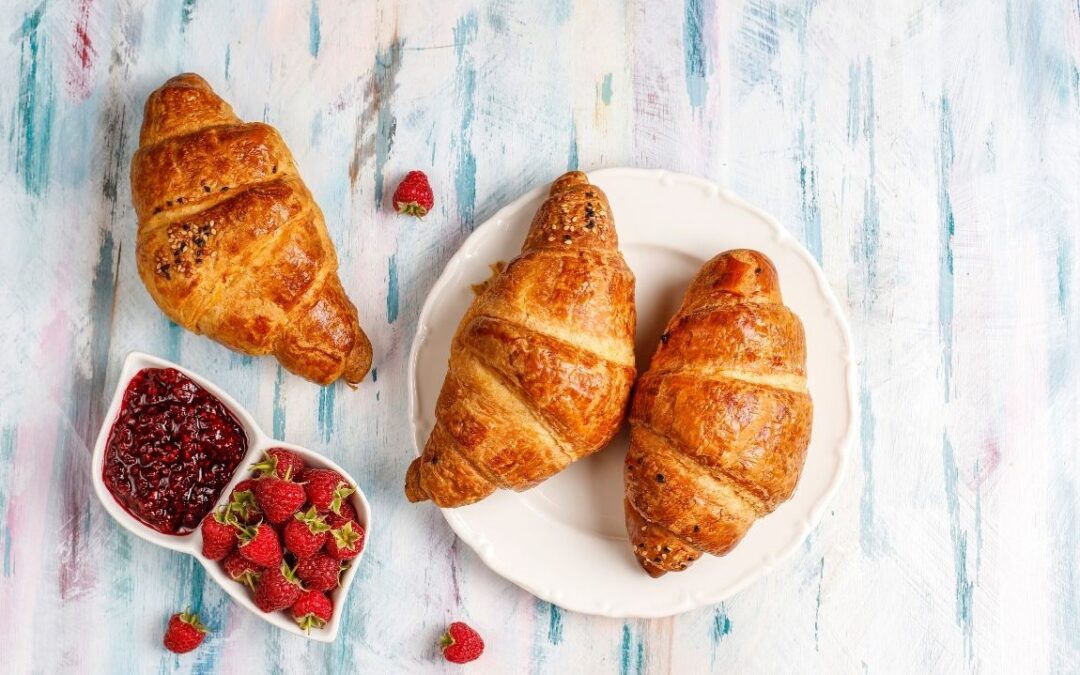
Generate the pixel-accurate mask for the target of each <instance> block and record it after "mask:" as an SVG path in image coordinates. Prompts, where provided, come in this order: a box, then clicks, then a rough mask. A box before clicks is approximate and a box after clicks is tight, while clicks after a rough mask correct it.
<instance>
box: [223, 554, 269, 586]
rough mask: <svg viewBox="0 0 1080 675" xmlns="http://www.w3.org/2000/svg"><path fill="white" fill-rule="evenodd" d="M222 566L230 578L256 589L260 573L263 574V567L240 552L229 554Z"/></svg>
mask: <svg viewBox="0 0 1080 675" xmlns="http://www.w3.org/2000/svg"><path fill="white" fill-rule="evenodd" d="M221 566H222V567H223V568H224V569H225V574H227V575H229V578H230V579H232V580H233V581H235V582H237V583H241V584H244V585H245V586H247V587H248V588H250V589H251V590H255V584H256V582H258V581H259V575H260V574H262V568H261V567H259V566H258V565H256V564H255V563H253V562H251V561H250V560H248V559H247V558H245V557H244V556H242V555H240V554H239V553H231V554H229V557H228V558H225V560H224V561H223V562H222V563H221Z"/></svg>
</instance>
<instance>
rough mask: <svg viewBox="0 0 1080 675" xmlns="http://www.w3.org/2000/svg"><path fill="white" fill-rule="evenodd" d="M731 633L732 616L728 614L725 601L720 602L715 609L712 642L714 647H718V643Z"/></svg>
mask: <svg viewBox="0 0 1080 675" xmlns="http://www.w3.org/2000/svg"><path fill="white" fill-rule="evenodd" d="M730 634H731V617H729V616H728V613H727V607H726V606H725V605H724V603H722V602H721V603H720V604H719V605H717V606H716V609H714V610H713V622H712V643H713V649H716V647H717V645H719V644H720V642H721V641H722V640H723V639H724V638H726V637H727V636H728V635H730Z"/></svg>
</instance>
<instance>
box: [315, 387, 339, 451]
mask: <svg viewBox="0 0 1080 675" xmlns="http://www.w3.org/2000/svg"><path fill="white" fill-rule="evenodd" d="M336 391H337V387H335V386H334V385H332V384H331V385H329V386H326V387H323V388H322V389H320V390H319V431H321V432H322V438H323V441H324V442H329V441H330V437H331V436H333V434H334V396H335V393H334V392H336Z"/></svg>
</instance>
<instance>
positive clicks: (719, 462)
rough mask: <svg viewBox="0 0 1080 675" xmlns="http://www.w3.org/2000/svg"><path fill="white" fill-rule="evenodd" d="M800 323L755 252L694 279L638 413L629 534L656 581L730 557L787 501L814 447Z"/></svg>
mask: <svg viewBox="0 0 1080 675" xmlns="http://www.w3.org/2000/svg"><path fill="white" fill-rule="evenodd" d="M812 414H813V406H812V404H811V402H810V395H809V394H808V393H807V389H806V342H805V338H804V336H803V327H802V323H801V322H800V321H799V318H798V317H797V316H795V314H794V313H793V312H792V311H791V310H790V309H788V308H787V307H786V306H784V304H783V301H782V300H781V298H780V285H779V281H778V279H777V276H776V269H775V268H774V267H773V264H772V261H770V260H769V259H768V258H767V257H765V256H764V255H763V254H761V253H758V252H757V251H749V250H737V251H728V252H727V253H722V254H720V255H718V256H716V257H715V258H713V259H712V260H710V261H709V262H708V263H706V264H705V266H704V267H703V268H702V269H701V271H700V272H698V274H697V276H696V277H695V278H694V280H693V282H692V283H691V284H690V288H689V289H688V290H687V291H686V296H685V297H684V298H683V303H682V306H681V307H680V308H679V311H678V312H676V314H675V316H674V317H672V319H671V321H670V322H669V323H668V325H667V329H666V331H665V332H664V334H663V335H662V336H661V338H660V344H659V345H658V346H657V348H656V353H655V354H654V355H653V357H652V362H651V363H650V365H649V369H648V371H646V373H645V374H644V375H642V376H641V378H640V379H639V380H638V383H637V388H636V389H635V391H634V399H633V402H632V403H631V406H630V450H629V452H628V453H627V455H626V463H625V467H624V477H625V483H626V501H625V504H624V507H625V510H626V529H627V532H628V533H629V535H630V543H631V544H633V546H634V554H635V555H636V556H637V559H638V562H639V563H640V564H641V566H642V567H643V568H644V569H645V571H646V572H648V573H649V574H650V575H652V576H654V577H658V576H660V575H662V574H664V573H665V572H672V571H679V570H684V569H686V568H687V566H689V565H690V564H691V563H693V562H694V561H695V560H697V559H698V558H699V557H700V556H701V554H702V552H705V553H711V554H713V555H724V554H725V553H727V552H728V551H730V550H731V549H732V548H733V547H734V546H735V545H736V544H737V543H739V540H740V539H742V537H743V535H744V534H746V531H747V530H748V529H749V528H750V526H751V525H752V524H753V523H754V521H755V520H757V519H758V518H761V517H762V516H765V515H767V514H769V513H771V512H772V511H773V510H774V509H775V508H776V507H777V506H778V505H779V504H781V503H782V502H784V501H786V500H787V499H788V498H789V497H791V494H792V492H794V490H795V485H796V483H798V481H799V475H800V473H801V472H802V467H803V460H804V459H805V458H806V447H807V444H808V443H809V442H810V425H811V418H812Z"/></svg>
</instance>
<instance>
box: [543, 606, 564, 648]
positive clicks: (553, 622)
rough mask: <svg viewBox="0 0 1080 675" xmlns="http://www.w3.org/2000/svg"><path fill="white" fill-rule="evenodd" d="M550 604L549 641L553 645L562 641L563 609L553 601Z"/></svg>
mask: <svg viewBox="0 0 1080 675" xmlns="http://www.w3.org/2000/svg"><path fill="white" fill-rule="evenodd" d="M546 604H547V606H548V642H550V643H551V644H553V645H557V644H560V643H562V610H561V609H559V608H558V607H556V606H555V605H553V604H551V603H546Z"/></svg>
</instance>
